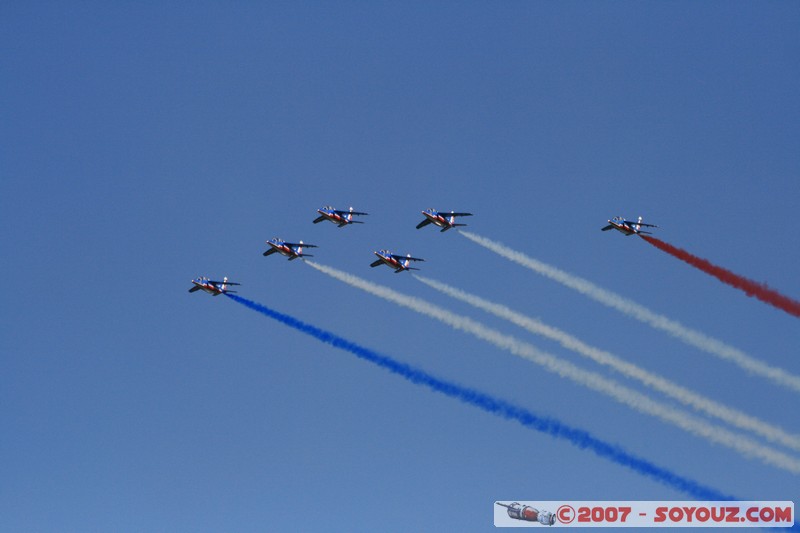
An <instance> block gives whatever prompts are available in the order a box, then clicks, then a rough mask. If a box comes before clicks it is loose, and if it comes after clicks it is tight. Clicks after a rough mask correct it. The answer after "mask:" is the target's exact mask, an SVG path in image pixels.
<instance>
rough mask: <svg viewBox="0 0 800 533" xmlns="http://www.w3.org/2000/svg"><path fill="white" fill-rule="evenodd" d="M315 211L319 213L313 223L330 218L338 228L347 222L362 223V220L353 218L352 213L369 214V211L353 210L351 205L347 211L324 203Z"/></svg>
mask: <svg viewBox="0 0 800 533" xmlns="http://www.w3.org/2000/svg"><path fill="white" fill-rule="evenodd" d="M317 213H319V214H320V216H318V217H317V218H315V219H314V224H319V223H320V222H322V221H324V220H330V221H331V222H333V223H334V224H336V225H337V226H339V227H340V228H341V227H342V226H347V225H348V224H363V222H359V221H358V220H353V215H368V214H369V213H362V212H361V211H353V208H352V207H351V208H350V210H349V211H341V210H339V209H334V208H333V207H331V206H329V205H326V206H325V207H323V208H322V209H317Z"/></svg>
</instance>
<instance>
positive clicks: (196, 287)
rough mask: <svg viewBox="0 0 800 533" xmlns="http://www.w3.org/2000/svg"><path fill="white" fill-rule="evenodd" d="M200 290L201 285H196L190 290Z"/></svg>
mask: <svg viewBox="0 0 800 533" xmlns="http://www.w3.org/2000/svg"><path fill="white" fill-rule="evenodd" d="M199 290H200V286H199V285H195V286H194V287H192V288H191V289H189V292H195V291H199Z"/></svg>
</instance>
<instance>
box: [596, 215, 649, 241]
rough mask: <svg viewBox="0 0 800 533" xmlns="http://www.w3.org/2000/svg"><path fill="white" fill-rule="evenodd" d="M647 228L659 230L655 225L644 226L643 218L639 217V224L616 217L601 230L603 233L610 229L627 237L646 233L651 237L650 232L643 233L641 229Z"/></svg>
mask: <svg viewBox="0 0 800 533" xmlns="http://www.w3.org/2000/svg"><path fill="white" fill-rule="evenodd" d="M642 226H646V227H648V228H657V227H658V226H655V225H653V224H642V217H639V221H638V222H633V221H631V220H625V219H624V218H622V217H614V218H612V219H611V220H609V221H608V226H606V227H604V228H601V231H608V230H610V229H615V230H617V231H619V232H620V233H622V234H623V235H625V236H626V237H627V236H629V235H634V234H636V235H638V234H640V233H644V234H647V235H650V233H651V232H649V231H642V230H641V227H642Z"/></svg>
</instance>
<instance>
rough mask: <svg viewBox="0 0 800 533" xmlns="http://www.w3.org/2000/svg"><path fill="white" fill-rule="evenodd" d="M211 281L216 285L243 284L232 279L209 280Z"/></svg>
mask: <svg viewBox="0 0 800 533" xmlns="http://www.w3.org/2000/svg"><path fill="white" fill-rule="evenodd" d="M209 283H213V284H214V285H241V283H234V282H232V281H209Z"/></svg>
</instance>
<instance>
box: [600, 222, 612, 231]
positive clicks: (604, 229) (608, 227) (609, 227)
mask: <svg viewBox="0 0 800 533" xmlns="http://www.w3.org/2000/svg"><path fill="white" fill-rule="evenodd" d="M610 229H614V226H612V225H611V224H609V225H608V226H606V227H605V228H600V231H608V230H610Z"/></svg>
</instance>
